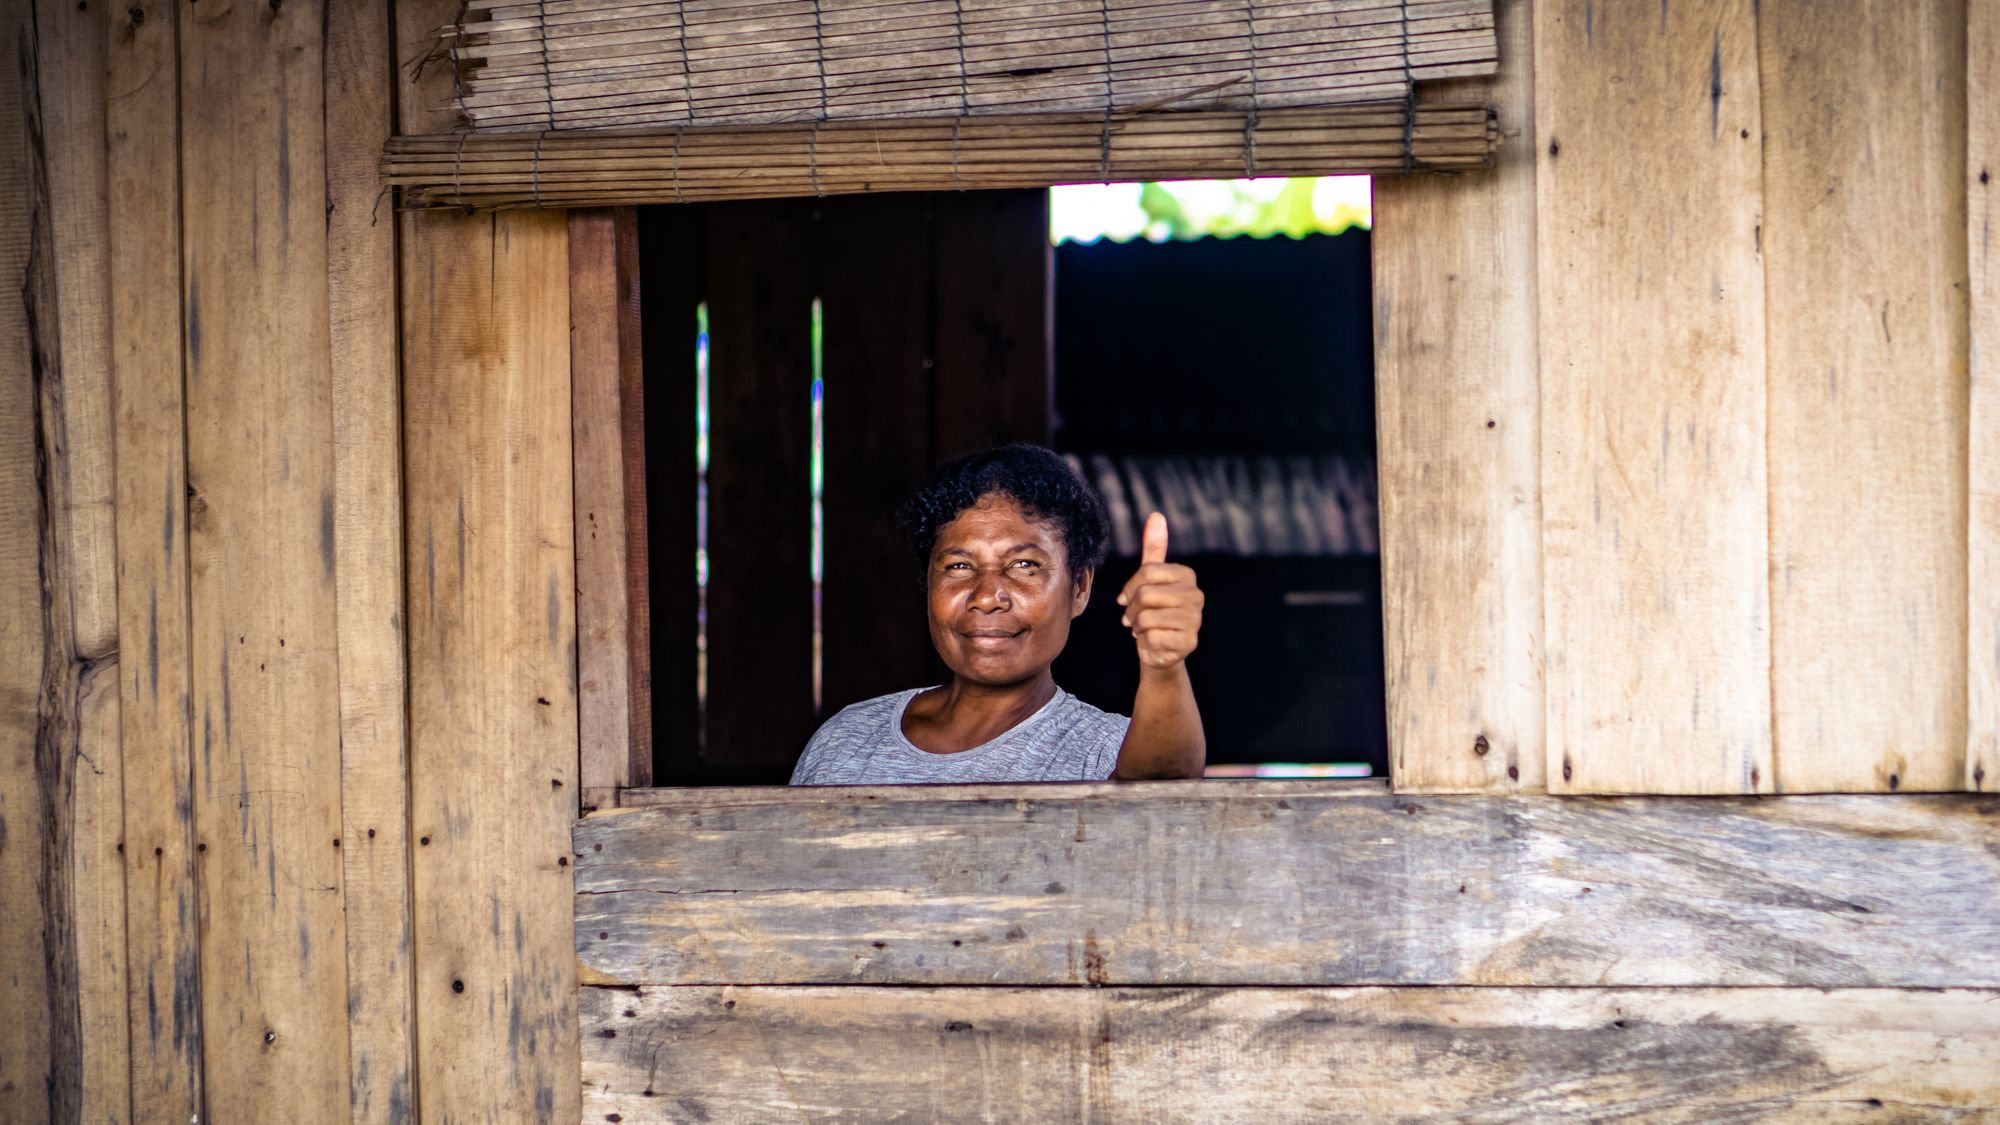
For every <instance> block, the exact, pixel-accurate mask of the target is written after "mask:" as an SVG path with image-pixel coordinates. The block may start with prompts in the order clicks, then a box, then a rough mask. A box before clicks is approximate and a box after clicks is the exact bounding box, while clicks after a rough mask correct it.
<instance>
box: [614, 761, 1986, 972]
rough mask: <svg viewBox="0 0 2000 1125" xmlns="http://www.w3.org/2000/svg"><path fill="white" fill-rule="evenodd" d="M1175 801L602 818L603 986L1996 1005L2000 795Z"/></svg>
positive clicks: (868, 799)
mask: <svg viewBox="0 0 2000 1125" xmlns="http://www.w3.org/2000/svg"><path fill="white" fill-rule="evenodd" d="M1169 784H1171V783H1155V784H1149V785H1147V786H1145V787H1133V786H1127V787H1122V788H1120V787H1113V786H1108V785H1107V786H1102V787H1098V786H1078V787H1069V786H1005V787H990V788H987V787H978V788H975V789H973V790H972V791H969V792H967V793H965V794H963V795H961V794H959V793H957V792H956V791H953V792H937V791H931V792H919V793H918V794H916V795H913V796H903V795H901V794H897V793H894V792H893V791H891V790H886V789H852V790H847V789H840V790H820V791H801V792H783V791H781V792H769V791H756V790H707V791H703V792H700V793H698V794H696V793H690V795H689V796H688V797H687V798H686V799H683V800H677V801H675V802H674V803H673V804H671V805H662V806H656V807H654V808H651V809H637V808H634V809H627V810H621V811H620V812H618V813H615V814H609V815H599V816H593V817H588V818H586V819H584V820H583V821H581V822H579V823H578V825H577V829H576V853H577V856H578V859H577V877H576V887H577V916H576V918H577V951H578V954H579V956H580V957H581V958H582V961H583V965H584V977H585V980H587V981H588V982H590V983H593V984H636V985H646V986H652V985H660V984H676V985H679V984H768V983H848V982H852V983H857V984H864V983H892V982H893V983H906V984H1082V983H1106V984H1264V985H1277V984H1324V985H1335V984H1339V985H1346V984H1411V985H1415V984H1436V985H1442V984H1485V985H1530V984H1532V985H1549V984H1561V985H1576V986H1603V985H1661V984H1676V985H1725V984H1792V985H1819V986H1858V985H1897V986H1910V987H1945V986H1951V985H1979V986H1992V985H1994V984H1996V983H2000V968H1996V966H1995V965H1994V963H1993V960H1992V958H1991V956H1990V950H1991V949H1992V948H1994V947H1995V945H1996V943H2000V810H1996V809H1995V808H1994V806H1993V805H1992V803H1991V802H1989V801H1981V800H1979V799H1974V798H1963V797H1899V798H1894V799H1890V798H1866V797H1824V798H1822V797H1812V798H1793V799H1787V800H1784V801H1754V800H1729V801H1722V800H1716V801H1700V802H1691V801H1677V800H1672V799H1624V800H1609V799H1607V800H1576V799H1570V800H1561V799H1555V798H1550V797H1512V798H1495V797H1427V798H1421V799H1419V798H1412V797H1394V796H1389V795H1386V794H1383V793H1382V792H1381V790H1380V788H1379V787H1372V786H1365V785H1364V786H1358V787H1354V788H1346V789H1332V790H1329V789H1328V788H1327V787H1325V786H1324V785H1323V783H1322V785H1321V786H1319V787H1313V786H1310V785H1299V786H1283V785H1279V786H1275V787H1267V786H1266V785H1265V784H1262V783H1256V784H1251V783H1228V782H1222V783H1218V782H1208V783H1201V782H1189V783H1181V784H1179V785H1175V786H1173V787H1172V788H1169V787H1168V786H1169ZM1072 789H1074V791H1072Z"/></svg>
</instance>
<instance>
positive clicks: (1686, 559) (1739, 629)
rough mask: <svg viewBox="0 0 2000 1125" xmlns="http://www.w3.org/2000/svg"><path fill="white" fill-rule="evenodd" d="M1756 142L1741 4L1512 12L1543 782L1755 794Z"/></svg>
mask: <svg viewBox="0 0 2000 1125" xmlns="http://www.w3.org/2000/svg"><path fill="white" fill-rule="evenodd" d="M1760 129H1761V126H1760V124H1759V119H1758V79H1757V39H1756V26H1755V23H1754V20H1753V16H1752V8H1751V4H1750V3H1749V0H1707V2H1704V3H1687V4H1676V5H1673V6H1672V8H1671V9H1670V10H1659V9H1655V8H1652V7H1648V8H1646V9H1644V10H1643V11H1642V10H1640V9H1637V8H1631V7H1623V6H1616V5H1604V4H1591V3H1588V2H1587V0H1586V2H1581V3H1579V2H1574V0H1571V2H1565V3H1557V4H1550V5H1547V6H1545V7H1542V8H1538V9H1537V10H1536V13H1535V135H1536V141H1535V143H1536V146H1537V149H1538V153H1539V155H1538V166H1537V168H1536V195H1537V198H1538V201H1539V215H1538V229H1537V241H1538V244H1539V257H1538V275H1537V278H1538V280H1537V289H1538V293H1539V297H1540V326H1539V335H1540V345H1541V353H1542V363H1541V399H1542V483H1543V499H1542V506H1543V558H1544V564H1543V574H1544V578H1545V584H1544V590H1545V616H1546V619H1547V677H1548V696H1549V700H1548V708H1549V711H1548V786H1549V789H1550V790H1551V791H1552V792H1566V793H1578V792H1596V793H1617V792H1644V793H1750V792H1769V791H1770V790H1771V788H1772V786H1773V783H1774V778H1773V776H1772V768H1771V703H1770V641H1769V612H1768V584H1767V576H1766V569H1765V564H1766V557H1767V554H1768V548H1767V545H1768V536H1767V535H1766V504H1765V476H1766V473H1765V462H1764V456H1765V450H1764V419H1765V402H1764V388H1765V373H1764V285H1763V264H1762V261H1761V257H1760V253H1759V249H1758V239H1759V237H1760V236H1759V233H1758V224H1759V222H1760V221H1761V215H1760V211H1761V199H1762V188H1761V176H1762V168H1761V164H1760V160H1759V155H1758V154H1759V149H1760V144H1761V133H1760ZM1634 138H1643V141H1642V143H1639V144H1636V145H1635V144H1634V143H1633V139H1634Z"/></svg>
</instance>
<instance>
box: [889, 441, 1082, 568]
mask: <svg viewBox="0 0 2000 1125" xmlns="http://www.w3.org/2000/svg"><path fill="white" fill-rule="evenodd" d="M996 494H997V495H1001V496H1007V497H1011V498H1012V499H1013V500H1014V502H1015V503H1017V504H1019V505H1020V506H1021V514H1022V515H1025V516H1027V517H1028V518H1029V519H1031V520H1034V521H1036V522H1038V523H1044V524H1047V525H1049V526H1051V527H1053V528H1055V530H1056V531H1057V533H1059V534H1060V535H1061V536H1062V541H1063V550H1064V553H1065V556H1066V559H1065V561H1066V562H1067V563H1068V564H1069V573H1070V579H1071V580H1072V581H1081V580H1082V578H1083V574H1084V572H1085V571H1095V570H1096V569H1097V568H1098V567H1100V566H1102V565H1104V552H1105V540H1106V539H1108V538H1109V537H1110V525H1109V521H1108V520H1107V519H1106V518H1105V515H1104V504H1103V502H1102V501H1100V500H1099V499H1098V498H1097V493H1095V492H1093V491H1091V488H1090V486H1089V485H1088V484H1085V483H1084V481H1083V478H1082V477H1080V476H1078V475H1077V474H1076V470H1074V469H1072V468H1070V467H1069V463H1068V462H1066V461H1064V460H1063V459H1062V458H1061V457H1060V456H1058V455H1056V453H1055V452H1054V451H1052V450H1048V449H1044V448H1042V447H1041V446H1039V445H1029V444H1027V443H1025V442H1020V443H1016V444H1014V445H1003V446H999V447H997V448H994V449H988V450H984V451H982V452H979V453H973V454H970V455H968V456H965V457H960V458H959V459H958V460H956V461H953V462H951V463H949V464H947V465H944V466H942V467H940V468H939V469H938V470H937V472H935V473H933V474H931V479H930V480H929V481H927V482H925V483H924V486H923V487H922V488H919V489H917V490H916V491H915V492H913V493H911V494H910V498H909V499H907V500H905V501H903V506H902V508H901V509H899V510H898V511H897V513H896V517H897V521H898V522H899V523H900V524H901V525H902V527H903V533H904V534H905V535H907V536H909V539H910V549H911V550H912V551H914V552H916V556H917V565H918V568H919V573H922V572H923V571H925V570H927V569H928V568H929V566H930V559H931V548H932V547H934V546H936V545H937V537H938V532H939V531H940V530H942V529H943V528H944V526H945V525H946V524H948V523H950V522H951V521H953V520H955V519H957V518H958V516H959V513H961V512H963V511H965V510H966V509H968V508H974V507H977V506H978V505H979V502H980V501H981V500H983V499H985V498H986V497H988V496H992V495H996Z"/></svg>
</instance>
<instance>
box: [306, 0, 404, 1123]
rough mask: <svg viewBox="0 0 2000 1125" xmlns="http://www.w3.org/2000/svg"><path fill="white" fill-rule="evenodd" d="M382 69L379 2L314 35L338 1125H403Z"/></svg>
mask: <svg viewBox="0 0 2000 1125" xmlns="http://www.w3.org/2000/svg"><path fill="white" fill-rule="evenodd" d="M394 67H395V64H394V61H393V58H392V52H391V47H390V44H389V12H388V8H387V5H386V4H384V3H382V2H380V0H370V2H365V3H339V4H333V5H331V6H330V7H329V8H328V9H327V21H326V75H325V83H326V120H327V129H326V190H327V204H328V207H329V210H328V213H327V218H326V237H327V312H328V317H327V319H328V329H329V336H328V340H329V344H330V347H331V353H332V356H333V387H332V410H333V474H334V489H333V552H334V593H335V604H336V607H337V610H338V614H339V630H338V632H339V644H340V648H339V653H340V797H341V803H340V813H341V830H340V840H341V850H340V858H341V871H342V876H343V886H344V902H345V908H346V912H347V1011H348V1013H349V1015H348V1020H347V1039H348V1113H349V1116H350V1118H351V1119H352V1120H354V1121H357V1122H361V1121H369V1122H401V1121H407V1120H409V1119H410V1118H411V1116H412V1115H413V1114H414V1112H415V1105H414V1099H415V1086H414V1068H413V1052H414V1043H413V1035H414V1027H415V1022H416V1021H415V1013H414V1011H413V1007H412V1001H411V995H410V987H411V970H410V938H411V935H410V836H409V783H410V772H409V767H410V764H409V742H408V725H407V712H408V706H409V698H408V695H407V688H406V683H407V680H406V675H407V664H406V661H405V659H404V636H403V573H404V572H403V473H402V469H403V443H402V437H403V430H402V411H401V402H400V397H401V396H400V392H401V382H400V380H399V378H398V368H397V356H396V217H395V214H394V212H393V211H392V210H391V208H390V204H389V201H388V200H387V199H384V198H383V197H382V195H381V182H380V176H379V175H378V173H377V171H376V160H377V156H378V155H379V154H380V152H381V151H382V145H383V143H384V142H385V141H386V140H387V138H388V135H389V133H390V131H391V128H392V123H391V121H390V101H391V98H392V95H393V92H394V90H395V70H394Z"/></svg>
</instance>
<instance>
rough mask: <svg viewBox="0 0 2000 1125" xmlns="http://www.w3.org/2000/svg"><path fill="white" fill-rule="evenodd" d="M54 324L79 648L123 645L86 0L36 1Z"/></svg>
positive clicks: (65, 519)
mask: <svg viewBox="0 0 2000 1125" xmlns="http://www.w3.org/2000/svg"><path fill="white" fill-rule="evenodd" d="M35 21H36V33H35V40H36V53H37V54H38V56H39V58H40V65H38V66H37V68H36V70H37V75H38V83H37V84H38V87H39V94H40V98H39V100H40V106H41V123H42V124H41V132H42V137H43V154H44V158H45V161H46V168H47V177H48V199H49V216H48V221H49V224H50V227H51V232H52V235H53V240H54V257H55V260H54V263H53V268H54V272H55V278H54V284H55V296H56V323H57V325H58V326H59V333H60V336H61V339H62V378H63V412H62V419H61V424H62V457H61V460H60V464H59V466H57V467H56V469H55V471H56V474H57V477H58V480H57V482H56V483H57V486H58V491H59V493H60V500H59V502H60V503H61V505H62V509H63V511H62V523H63V534H64V536H65V538H66V544H65V547H64V553H65V555H66V557H68V558H69V559H70V560H71V567H72V572H71V582H70V605H71V613H72V616H73V617H74V625H73V628H74V630H75V646H76V653H77V655H78V656H79V657H82V658H83V659H86V660H94V659H97V658H99V657H102V656H106V655H108V654H110V653H111V652H112V651H114V650H115V649H116V648H117V644H118V573H117V559H116V557H115V551H116V549H117V543H116V539H115V537H114V528H113V525H112V521H113V511H112V506H111V499H112V488H113V480H112V476H113V465H112V448H111V360H110V354H109V353H110V347H111V333H110V321H109V319H108V317H109V312H110V310H109V307H108V304H107V302H108V300H109V293H108V292H107V289H106V269H107V268H108V266H109V264H110V263H109V250H110V242H109V240H108V239H107V238H106V236H105V179H104V23H103V18H102V17H101V16H100V15H99V14H98V13H95V12H92V11H91V10H90V9H89V8H88V7H87V6H84V7H79V6H78V5H75V4H53V3H52V4H37V5H35Z"/></svg>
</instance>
